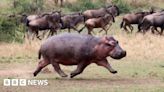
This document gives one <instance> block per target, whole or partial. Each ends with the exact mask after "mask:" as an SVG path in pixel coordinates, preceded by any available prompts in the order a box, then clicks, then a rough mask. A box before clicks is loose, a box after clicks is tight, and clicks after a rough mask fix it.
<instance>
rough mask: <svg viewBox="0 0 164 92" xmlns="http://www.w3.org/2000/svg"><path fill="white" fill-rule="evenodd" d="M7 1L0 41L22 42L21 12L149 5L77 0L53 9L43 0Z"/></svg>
mask: <svg viewBox="0 0 164 92" xmlns="http://www.w3.org/2000/svg"><path fill="white" fill-rule="evenodd" d="M59 1H60V0H59ZM2 3H3V2H2ZM9 3H10V6H9V7H8V8H6V10H3V11H0V14H1V15H0V41H3V42H13V41H16V42H23V35H24V33H25V30H26V28H25V27H24V26H23V24H22V23H21V21H20V19H21V14H39V13H42V12H46V11H48V10H53V9H61V10H62V11H63V12H65V11H66V12H76V11H81V12H82V11H85V10H87V9H94V8H100V7H105V6H108V5H110V4H115V5H117V6H118V7H119V9H120V11H121V13H127V12H130V11H133V10H135V11H136V10H137V9H138V10H141V9H142V8H148V7H150V6H149V4H148V3H147V2H146V1H145V2H138V0H132V2H131V3H128V2H126V0H111V1H108V0H94V2H93V0H77V1H76V2H72V3H70V2H64V4H63V6H62V7H60V6H56V5H54V7H53V9H48V8H49V7H48V6H46V4H45V0H10V2H9ZM51 8H52V7H51ZM4 11H5V12H4Z"/></svg>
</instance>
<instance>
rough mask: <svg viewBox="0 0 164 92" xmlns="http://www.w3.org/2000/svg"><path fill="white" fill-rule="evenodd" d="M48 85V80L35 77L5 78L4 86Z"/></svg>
mask: <svg viewBox="0 0 164 92" xmlns="http://www.w3.org/2000/svg"><path fill="white" fill-rule="evenodd" d="M28 85H32V86H46V85H48V80H35V79H4V80H3V86H28Z"/></svg>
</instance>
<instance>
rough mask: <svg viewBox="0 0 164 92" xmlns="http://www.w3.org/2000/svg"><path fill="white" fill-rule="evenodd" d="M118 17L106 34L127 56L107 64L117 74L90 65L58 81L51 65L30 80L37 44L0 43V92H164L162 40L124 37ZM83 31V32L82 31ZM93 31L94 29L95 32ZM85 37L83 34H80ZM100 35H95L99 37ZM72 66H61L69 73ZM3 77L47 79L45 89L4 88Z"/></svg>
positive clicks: (35, 60) (157, 38) (33, 87)
mask: <svg viewBox="0 0 164 92" xmlns="http://www.w3.org/2000/svg"><path fill="white" fill-rule="evenodd" d="M120 19H121V17H118V18H117V19H116V23H115V24H114V25H112V27H111V29H110V30H109V31H108V32H109V33H108V34H109V35H113V36H114V37H115V38H116V39H117V40H119V42H120V45H121V46H122V47H123V48H124V49H125V50H126V51H127V57H126V58H124V59H122V60H119V61H117V60H114V59H111V58H110V57H109V58H108V60H109V62H110V63H111V65H112V66H113V68H114V69H116V70H118V73H117V74H115V75H113V74H111V73H109V72H108V71H107V70H106V69H105V68H103V67H99V66H97V65H95V64H92V65H90V66H89V67H87V68H86V70H85V71H84V72H83V73H82V74H80V75H79V76H77V77H75V78H73V79H70V78H60V77H59V76H58V74H57V73H56V72H54V70H53V68H52V67H51V66H48V67H47V69H43V71H42V72H41V73H40V74H39V75H38V76H37V77H36V78H34V77H33V76H32V73H33V71H34V70H35V68H36V66H37V63H38V60H37V52H38V49H39V47H40V44H41V43H42V42H41V41H38V40H35V41H33V42H32V43H31V44H28V43H23V44H19V43H11V44H7V43H1V44H0V62H1V63H0V84H1V85H0V89H1V90H2V92H22V91H24V92H28V91H29V90H31V91H35V92H54V91H55V92H88V91H89V92H164V46H163V44H164V37H163V36H159V35H152V34H150V33H147V34H146V35H142V34H136V33H135V32H134V33H133V34H127V33H125V32H123V31H121V29H119V25H118V24H119V22H120ZM85 31H86V30H85ZM96 31H97V30H95V32H96ZM84 34H85V32H84ZM103 34H104V33H101V34H97V35H103ZM75 68H76V66H62V69H63V70H64V71H65V72H66V73H67V74H69V73H70V72H71V71H73V70H74V69H75ZM4 78H27V79H47V80H48V83H49V84H48V86H26V87H4V86H3V85H2V84H3V79H4Z"/></svg>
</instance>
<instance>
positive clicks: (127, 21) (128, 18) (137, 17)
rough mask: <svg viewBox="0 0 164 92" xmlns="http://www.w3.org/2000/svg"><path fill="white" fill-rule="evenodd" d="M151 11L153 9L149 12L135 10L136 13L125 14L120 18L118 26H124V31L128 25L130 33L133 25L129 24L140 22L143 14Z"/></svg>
mask: <svg viewBox="0 0 164 92" xmlns="http://www.w3.org/2000/svg"><path fill="white" fill-rule="evenodd" d="M153 12H154V11H153V10H151V11H150V12H137V13H131V14H126V15H124V16H123V18H122V22H121V24H120V28H124V30H125V31H126V32H129V31H128V29H127V26H128V27H129V29H130V30H131V33H132V31H133V26H132V25H131V24H140V23H141V21H142V19H143V17H144V16H146V15H149V14H152V13H153Z"/></svg>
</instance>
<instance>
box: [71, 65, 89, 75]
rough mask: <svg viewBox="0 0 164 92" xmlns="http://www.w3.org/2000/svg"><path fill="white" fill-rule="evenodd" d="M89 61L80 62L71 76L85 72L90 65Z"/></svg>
mask: <svg viewBox="0 0 164 92" xmlns="http://www.w3.org/2000/svg"><path fill="white" fill-rule="evenodd" d="M89 64H90V63H88V62H80V63H79V64H78V66H77V68H76V70H75V71H73V72H72V73H71V75H70V77H71V78H73V77H75V76H76V75H78V74H80V73H82V72H83V70H84V69H85V68H86V67H87V66H88V65H89Z"/></svg>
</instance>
